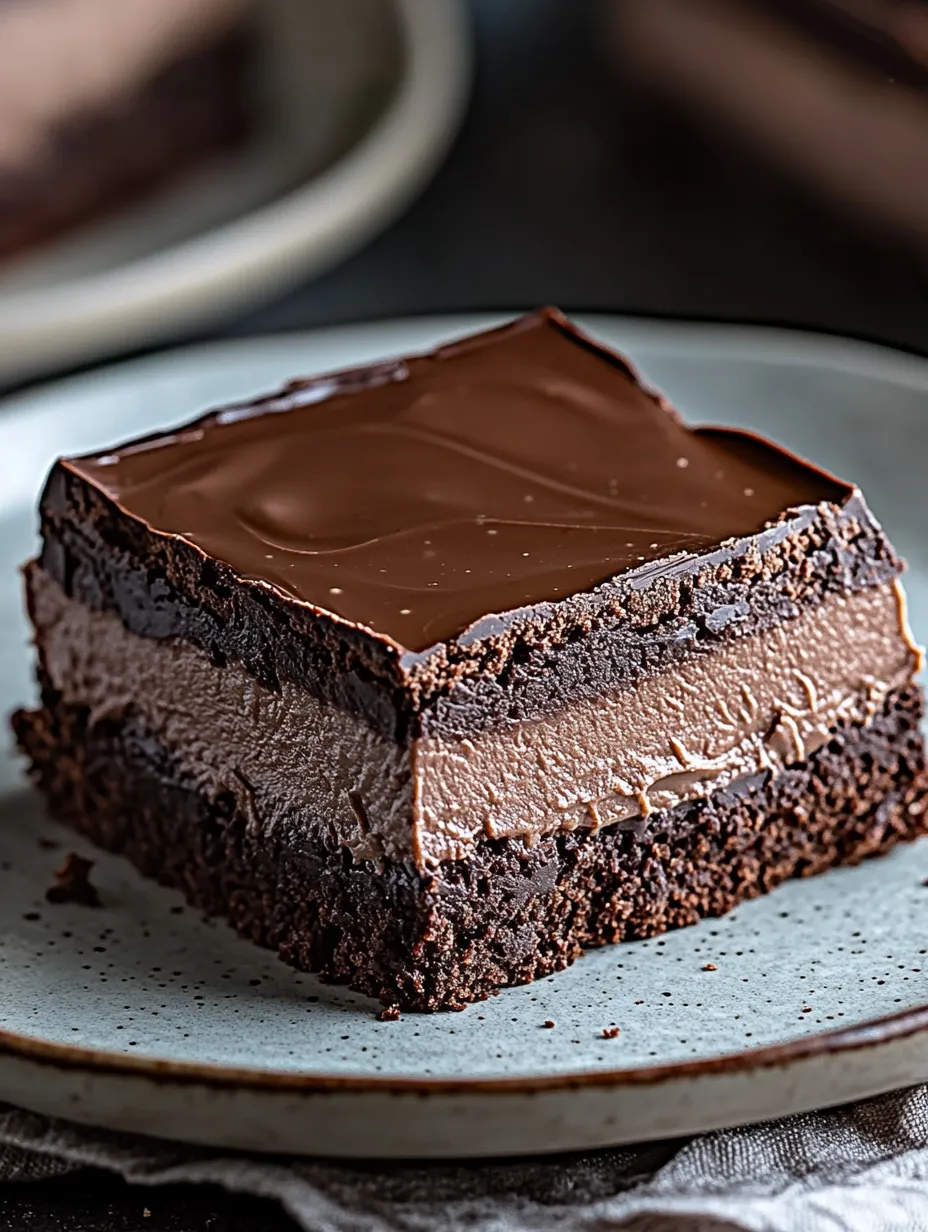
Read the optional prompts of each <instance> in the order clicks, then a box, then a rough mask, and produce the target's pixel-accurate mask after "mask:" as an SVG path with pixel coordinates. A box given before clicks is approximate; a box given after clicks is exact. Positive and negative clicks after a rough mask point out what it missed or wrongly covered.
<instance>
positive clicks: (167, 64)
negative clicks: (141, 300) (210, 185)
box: [0, 0, 260, 262]
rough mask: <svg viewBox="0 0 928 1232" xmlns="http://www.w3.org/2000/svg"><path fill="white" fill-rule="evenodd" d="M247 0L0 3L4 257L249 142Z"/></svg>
mask: <svg viewBox="0 0 928 1232" xmlns="http://www.w3.org/2000/svg"><path fill="white" fill-rule="evenodd" d="M253 7H254V6H253V5H252V4H251V2H250V0H28V2H27V3H23V2H22V0H0V262H3V261H4V260H5V259H6V258H8V257H13V256H18V255H19V254H20V253H21V251H22V250H23V249H27V248H30V247H31V246H32V245H34V244H38V243H43V242H45V241H46V240H48V239H51V238H54V237H56V236H58V235H59V233H61V232H64V231H66V230H68V229H69V228H71V227H75V226H78V225H80V224H83V223H85V222H88V221H92V220H94V219H96V218H98V217H102V216H105V215H107V214H109V213H111V212H113V211H115V210H118V209H120V208H122V207H123V206H125V205H127V204H132V203H133V202H135V201H137V200H139V199H140V198H143V197H144V196H145V195H146V194H148V193H150V192H153V191H155V190H157V189H159V188H162V187H164V186H166V185H168V184H170V183H171V182H172V181H174V180H175V179H180V178H182V177H183V176H184V175H185V174H186V173H187V172H189V171H191V170H192V169H193V168H195V167H199V166H200V164H201V163H206V162H208V161H209V160H210V159H212V158H214V157H216V156H218V155H222V154H225V153H227V152H230V151H232V150H234V149H236V148H237V147H239V146H240V145H242V144H243V143H244V141H245V140H246V138H247V137H248V135H249V133H250V130H251V127H252V122H253V119H254V117H253V115H252V111H253V102H254V100H253V98H252V95H253V94H254V92H255V87H254V83H253V80H252V79H253V77H254V75H255V71H256V65H257V61H258V49H259V46H260V38H259V35H258V31H257V25H256V22H255V20H254V16H253V13H252V9H253Z"/></svg>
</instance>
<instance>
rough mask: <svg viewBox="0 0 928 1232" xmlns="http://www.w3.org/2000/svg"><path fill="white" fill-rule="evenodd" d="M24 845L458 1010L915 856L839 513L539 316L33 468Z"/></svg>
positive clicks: (888, 710) (856, 513)
mask: <svg viewBox="0 0 928 1232" xmlns="http://www.w3.org/2000/svg"><path fill="white" fill-rule="evenodd" d="M40 508H41V532H42V548H41V552H40V555H39V557H38V559H37V560H35V561H33V562H31V563H30V564H29V565H27V567H26V571H25V572H26V587H27V595H28V605H29V611H30V614H31V617H32V621H33V624H34V626H35V640H36V647H37V651H38V678H39V684H40V688H41V703H40V705H39V707H38V708H37V709H35V710H31V711H22V712H20V713H19V714H17V715H16V716H15V717H14V726H15V729H16V732H17V735H18V738H19V742H20V744H21V747H22V748H23V750H24V751H25V753H26V754H27V756H28V757H29V759H30V761H31V768H32V775H33V778H34V780H35V781H36V783H37V784H38V785H39V787H40V788H41V790H42V791H43V792H44V793H45V795H46V797H47V799H48V801H49V804H50V807H51V809H52V812H53V813H54V814H55V815H56V816H58V817H59V818H61V819H62V820H64V821H65V822H67V823H69V824H70V825H72V826H74V827H75V828H76V829H78V830H79V831H81V832H82V833H83V834H85V835H87V836H88V837H89V838H91V839H92V840H93V841H94V842H96V843H98V844H100V845H102V846H103V847H106V848H109V849H110V850H113V851H119V852H123V853H125V854H126V855H127V856H128V857H129V859H130V860H132V862H133V863H134V864H136V865H137V866H138V868H140V869H141V870H142V872H144V873H145V874H147V875H149V876H151V877H155V878H158V879H159V880H160V881H162V882H164V883H166V884H168V885H171V886H175V887H177V888H179V889H180V890H182V891H183V893H184V894H185V895H186V896H187V898H188V900H189V901H190V902H192V903H194V904H196V905H197V906H198V907H201V908H204V909H205V910H207V911H208V912H211V913H215V914H218V915H222V916H225V917H227V918H228V919H229V920H230V921H231V922H232V923H233V924H234V926H235V927H236V928H237V929H238V930H239V931H240V932H241V933H242V934H244V935H245V936H248V937H250V938H252V939H253V940H255V941H257V942H260V943H262V944H265V945H269V946H272V947H274V948H275V949H276V950H278V951H279V953H280V954H281V956H282V957H283V958H284V959H285V960H286V961H287V962H289V963H292V964H294V965H295V966H298V967H301V968H305V969H308V970H311V971H317V972H319V973H320V974H321V975H322V976H323V977H324V978H326V979H329V980H335V981H343V982H347V983H349V984H351V985H352V986H353V987H355V988H357V989H360V990H361V991H363V992H366V993H370V994H372V995H373V996H375V997H379V998H380V999H382V1000H383V1001H384V1002H385V1003H387V1004H392V1005H398V1006H401V1007H403V1008H409V1009H420V1010H434V1009H441V1008H456V1007H460V1006H462V1005H464V1004H465V1003H467V1002H469V1001H473V1000H476V999H479V998H482V997H484V996H486V995H487V994H489V993H492V992H495V991H497V990H498V989H499V988H500V987H502V986H504V985H507V984H514V983H521V982H525V981H528V980H531V979H533V978H537V977H539V976H542V975H545V974H548V973H550V972H552V971H555V970H557V969H559V968H563V967H564V966H566V965H567V964H568V963H570V962H571V961H572V960H573V959H575V958H576V957H577V956H578V955H579V954H580V952H581V950H582V949H583V947H586V946H592V945H598V944H601V943H604V942H614V941H618V940H620V939H622V938H631V937H644V936H650V935H653V934H655V933H659V932H661V931H663V930H665V929H668V928H672V927H676V926H679V925H684V924H690V923H693V922H695V921H696V920H698V919H699V918H700V917H703V916H706V915H717V914H719V913H722V912H724V911H727V910H729V909H730V908H731V907H733V906H734V905H735V904H736V903H739V902H741V901H743V900H744V899H747V898H750V897H753V896H755V895H758V894H760V893H763V892H764V891H766V890H769V889H771V888H772V887H774V886H776V885H777V884H778V883H780V882H782V881H783V880H784V879H785V878H788V877H791V876H794V875H797V874H809V873H815V872H819V871H821V870H824V869H827V868H830V867H832V866H834V865H837V864H841V863H846V862H853V861H856V860H859V859H860V858H862V857H864V856H867V855H871V854H876V853H879V852H882V851H885V850H887V849H888V848H889V847H891V846H892V845H893V844H894V843H895V842H896V841H897V840H899V839H911V838H914V837H916V836H917V835H919V834H921V833H922V832H923V830H924V828H925V816H924V814H925V803H926V780H925V758H924V749H923V743H922V737H921V734H920V727H919V724H920V719H921V714H922V699H921V693H920V690H919V687H918V685H917V683H916V682H915V679H914V677H915V673H916V672H917V670H918V668H919V666H920V655H919V651H918V649H917V647H916V646H915V644H914V643H913V640H912V637H911V635H910V632H909V629H908V624H907V621H906V614H905V600H904V595H903V591H902V588H901V583H900V575H901V572H902V563H901V561H900V560H899V558H898V556H897V555H896V553H895V552H894V551H893V548H892V547H891V545H890V544H889V542H888V541H887V538H886V536H885V534H884V532H883V531H882V529H881V528H880V526H879V524H878V523H877V522H876V520H875V519H874V517H873V516H872V514H871V513H870V511H869V510H868V507H867V505H866V503H865V501H864V498H863V496H862V495H861V493H860V492H859V491H858V490H857V489H856V488H855V487H853V486H852V485H850V484H847V483H844V482H842V481H840V480H838V479H836V478H834V477H832V476H830V475H828V474H826V473H824V472H823V471H821V470H819V469H817V468H816V467H814V466H812V465H811V464H809V463H807V462H805V461H802V460H801V459H799V458H797V457H794V456H793V455H791V454H789V453H787V452H785V451H784V450H782V449H780V448H777V447H776V446H774V445H772V444H770V443H768V442H766V441H764V440H762V439H760V438H758V437H756V436H754V435H751V434H750V433H747V432H742V431H736V430H732V429H723V428H697V429H690V428H688V427H687V426H685V425H684V424H683V422H682V421H681V420H680V418H679V417H678V416H677V414H676V413H675V412H674V411H673V410H672V409H671V408H670V407H669V406H668V404H667V403H666V401H665V400H664V399H662V398H661V397H660V396H659V395H657V394H655V393H654V392H653V391H651V390H650V389H648V388H647V387H646V386H645V385H644V384H643V383H642V381H641V380H640V379H639V378H638V376H637V375H636V373H635V372H634V370H633V369H632V368H631V367H630V366H629V365H628V363H627V362H626V361H625V360H624V359H623V358H621V357H620V356H618V355H617V354H615V353H613V352H612V351H610V350H608V349H606V348H604V347H602V346H600V345H599V344H598V343H597V342H595V341H594V340H592V339H591V338H589V337H588V336H586V335H585V334H583V333H582V332H580V331H579V330H577V329H576V328H575V327H574V326H572V325H571V324H570V323H569V322H568V321H567V320H566V319H565V318H564V317H563V316H562V315H561V314H559V313H558V312H556V311H554V310H545V311H542V312H539V313H535V314H532V315H530V316H528V317H525V318H522V319H521V320H518V321H515V322H513V323H511V324H509V325H506V326H503V327H502V328H500V329H497V330H493V331H490V332H488V333H484V334H480V335H476V336H474V337H471V338H466V339H464V340H462V341H459V342H455V343H452V344H450V345H447V346H444V347H441V348H440V349H438V350H436V351H434V352H433V353H431V354H429V355H424V356H417V357H414V358H410V359H403V360H396V361H392V362H387V363H380V364H376V365H373V366H369V367H365V368H358V369H355V370H353V371H348V372H341V373H336V374H334V375H328V376H323V377H315V378H312V379H309V380H299V381H294V382H292V383H291V384H290V385H288V386H287V387H286V388H285V389H284V390H283V391H281V392H280V393H278V394H275V395H274V396H272V397H268V398H265V399H261V400H258V401H254V402H250V403H246V404H241V405H235V406H230V407H227V408H224V409H221V410H218V411H216V412H214V413H212V414H209V415H207V416H205V417H204V418H201V419H198V420H196V421H195V422H193V423H191V424H189V425H188V426H185V427H183V428H180V429H178V430H176V431H174V432H170V433H166V434H162V435H158V436H152V437H149V438H146V439H143V440H137V441H134V442H132V443H130V444H127V445H123V446H120V447H118V448H114V449H111V450H109V451H108V452H106V453H103V454H97V455H95V456H92V457H82V458H72V459H66V460H62V461H59V462H58V463H57V464H56V465H55V466H54V468H53V470H52V472H51V474H50V477H49V479H48V482H47V485H46V488H45V491H44V494H43V496H42V499H41V507H40Z"/></svg>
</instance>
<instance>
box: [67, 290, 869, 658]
mask: <svg viewBox="0 0 928 1232" xmlns="http://www.w3.org/2000/svg"><path fill="white" fill-rule="evenodd" d="M68 467H69V468H70V469H71V470H73V471H74V472H76V474H77V475H79V476H82V477H83V478H85V479H86V480H87V481H89V482H90V483H92V484H93V485H94V486H96V487H98V488H99V489H101V490H102V491H103V492H104V493H106V494H107V495H108V496H110V497H111V498H112V499H114V500H115V501H116V502H118V504H119V506H120V507H121V508H122V509H123V510H125V512H127V513H128V514H129V515H130V516H132V517H133V518H135V519H138V520H140V521H141V522H143V523H145V524H147V525H148V526H149V527H151V528H152V529H153V530H155V531H156V532H160V533H168V534H172V535H180V536H182V537H183V538H184V539H185V540H186V541H187V542H189V543H191V544H193V545H195V547H197V548H198V549H200V550H201V551H202V552H203V553H205V554H206V555H208V556H210V557H213V558H214V559H217V560H218V561H221V562H223V563H225V564H227V565H228V566H230V567H231V568H232V569H233V570H235V572H236V573H237V574H239V575H240V576H242V577H245V578H250V579H255V580H258V581H260V582H264V583H268V584H270V586H271V587H273V588H274V589H275V590H276V591H278V592H280V593H282V594H283V595H284V596H288V597H291V598H293V599H297V600H299V601H302V602H305V603H307V604H309V605H311V606H312V607H314V608H317V609H320V610H323V611H327V612H331V613H333V614H334V615H336V616H338V617H341V618H342V619H344V620H347V621H349V622H351V623H352V624H355V625H359V626H362V627H364V628H367V629H370V630H372V631H373V632H374V633H375V634H379V635H380V636H383V637H386V638H389V639H390V640H392V641H393V642H395V643H397V644H398V645H399V646H401V647H405V648H407V649H409V650H411V651H418V650H423V649H425V648H427V647H429V646H431V645H434V644H435V643H437V642H441V641H444V640H446V639H448V638H451V637H454V636H455V635H456V634H459V633H461V632H462V631H463V630H464V629H466V628H467V627H468V626H469V625H471V624H472V623H473V622H475V621H477V620H479V619H480V618H481V617H483V616H485V615H487V614H488V613H493V612H505V611H508V610H511V609H513V608H521V607H524V606H527V605H530V604H534V603H539V602H543V601H547V600H557V599H560V598H563V597H566V596H568V595H570V594H574V593H577V592H579V591H583V590H587V589H589V588H590V587H591V586H594V585H596V584H597V583H599V582H602V581H605V580H607V579H609V578H611V577H614V576H616V575H620V574H622V573H625V572H627V571H629V570H632V569H635V568H640V567H641V566H642V565H646V564H647V563H649V562H652V561H658V560H664V559H666V558H668V557H673V556H674V555H676V554H679V553H703V552H706V551H707V550H710V549H711V548H712V547H713V546H714V545H717V544H719V543H721V542H724V541H725V540H728V539H730V538H732V537H736V536H746V535H752V534H755V533H756V532H757V531H759V530H761V529H762V528H763V527H764V526H765V525H766V524H768V523H769V522H772V521H774V520H776V519H777V518H778V517H779V516H780V515H781V514H782V513H783V511H785V510H789V509H794V508H798V507H801V506H808V505H818V504H820V503H822V502H829V503H831V504H844V503H845V502H846V501H847V500H848V499H849V497H850V496H851V494H852V491H853V489H851V488H850V487H848V486H847V485H845V484H843V483H841V482H839V481H838V480H836V479H833V478H832V477H830V476H828V475H826V474H824V473H823V472H821V471H819V470H817V469H816V468H815V467H813V466H811V465H809V464H807V463H805V462H803V461H801V460H800V459H797V458H795V457H794V456H792V455H791V454H788V453H786V452H785V451H783V450H780V449H778V448H776V447H775V446H773V445H771V444H769V443H767V442H765V441H763V440H761V439H759V438H757V437H754V436H752V435H750V434H748V433H744V432H737V431H733V430H727V429H717V428H713V429H696V430H692V429H689V428H687V427H686V426H685V425H684V424H683V423H682V422H681V421H680V420H679V418H678V417H677V416H676V415H675V414H674V412H673V411H672V410H670V408H669V407H668V406H667V404H666V403H665V402H664V401H663V400H662V399H660V398H659V397H657V396H656V395H654V394H653V393H651V392H649V391H648V390H646V389H645V388H644V387H643V386H642V385H641V383H640V382H639V380H638V378H637V377H636V375H635V374H634V372H633V371H632V369H631V368H630V367H629V366H628V365H627V364H626V362H625V361H624V360H623V359H621V358H620V357H619V356H617V355H615V354H614V353H612V352H610V351H608V350H606V349H604V348H602V347H600V346H598V345H597V344H595V343H593V342H592V341H591V340H590V339H588V338H586V337H585V336H584V335H582V334H581V333H579V331H577V330H575V329H574V327H573V326H572V325H570V324H569V322H567V321H566V320H565V319H564V318H563V317H562V316H561V315H560V314H559V313H557V312H556V311H553V310H545V311H543V312H539V313H535V314H532V315H530V316H528V317H525V318H522V319H521V320H519V321H516V322H514V323H513V324H511V325H509V326H505V327H503V328H502V329H499V330H494V331H491V332H489V333H485V334H481V335H477V336H475V337H473V338H469V339H465V340H463V341H461V342H457V343H454V344H452V345H450V346H446V347H442V348H440V349H439V350H437V351H435V352H434V353H432V354H431V355H426V356H421V357H418V358H413V359H409V360H404V361H397V362H395V363H390V364H381V365H374V366H372V367H368V368H363V369H357V370H354V371H351V372H347V373H341V374H336V375H334V376H327V377H319V378H315V379H313V380H309V381H305V382H297V383H294V384H293V385H291V386H289V387H288V388H287V390H285V391H284V392H283V393H282V394H280V395H278V396H277V397H274V398H270V399H265V400H263V401H258V402H255V403H251V404H246V405H241V406H235V407H230V408H227V409H225V410H221V411H218V412H216V413H213V414H211V415H208V416H206V417H205V418H203V419H200V420H198V421H196V422H195V423H193V424H191V425H190V426H188V427H186V428H184V429H182V430H180V431H178V432H176V433H173V434H171V435H162V436H157V437H152V438H149V439H147V440H145V441H141V442H135V443H133V444H130V445H128V446H126V447H124V448H122V449H119V450H116V451H111V452H110V453H108V454H105V455H97V456H95V457H91V458H85V459H80V460H78V461H73V462H70V463H68Z"/></svg>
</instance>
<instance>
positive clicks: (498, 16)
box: [0, 0, 928, 1232]
mask: <svg viewBox="0 0 928 1232" xmlns="http://www.w3.org/2000/svg"><path fill="white" fill-rule="evenodd" d="M472 7H473V11H474V18H475V25H476V30H477V38H478V52H479V56H478V71H477V82H476V90H475V96H474V100H473V105H472V108H471V112H470V115H469V118H468V120H467V122H466V124H465V127H464V130H463V132H462V133H461V136H460V138H459V140H458V142H457V144H456V147H455V149H454V151H453V152H452V154H451V157H450V158H449V160H448V162H447V164H446V165H445V167H444V168H443V169H442V171H441V172H440V174H439V175H438V177H437V178H436V180H435V182H434V183H433V184H432V186H431V187H430V188H429V189H428V190H427V192H426V193H425V194H424V195H423V197H422V198H421V199H420V201H419V202H418V203H417V204H416V205H415V206H414V207H413V208H412V209H411V210H410V211H409V213H408V214H407V215H406V216H405V217H404V218H403V219H402V220H401V221H400V222H398V223H397V224H396V225H394V226H393V227H392V228H391V229H390V230H389V231H388V232H387V233H386V234H384V235H383V236H382V237H380V238H379V239H377V240H376V241H374V242H373V243H372V244H370V245H369V246H368V247H367V248H366V249H365V250H364V251H363V252H361V253H360V254H358V255H357V256H356V257H354V258H352V259H351V260H349V261H347V262H346V263H345V264H343V265H342V266H340V267H339V268H338V269H336V270H334V271H332V272H331V273H329V274H327V275H326V276H325V277H323V278H321V279H319V280H317V281H315V282H314V283H312V284H311V285H307V286H305V287H301V288H299V289H298V290H296V291H295V292H293V293H291V294H289V295H288V296H286V297H285V298H283V299H281V300H280V301H279V302H276V303H272V304H269V305H267V306H265V307H264V308H262V309H261V310H260V311H257V312H254V313H252V314H250V315H249V316H247V317H245V318H243V319H240V320H236V321H230V322H225V323H223V324H222V325H220V326H219V327H218V328H217V329H215V330H214V331H212V333H211V334H209V335H205V336H212V337H228V336H245V335H248V334H254V333H259V332H271V331H277V330H290V329H299V328H303V327H310V326H313V325H318V324H323V323H324V324H330V323H333V322H340V321H350V320H359V319H363V318H370V317H385V316H392V315H397V314H409V313H429V312H440V311H453V310H462V309H463V310H470V309H491V308H492V309H516V308H524V307H531V306H534V305H536V304H539V303H543V302H554V303H559V304H560V305H562V306H563V307H566V308H568V309H575V310H578V309H597V310H608V311H619V312H629V313H649V314H659V315H670V316H683V317H703V318H711V319H724V320H731V321H743V320H749V321H760V322H762V321H767V322H776V323H789V324H795V325H800V326H804V327H808V328H813V329H820V330H826V331H831V332H837V333H848V334H852V335H857V336H861V337H867V338H873V339H877V340H880V341H884V342H888V343H893V344H896V345H898V346H902V347H905V348H908V349H912V350H916V351H921V352H925V353H928V295H926V290H928V277H926V267H925V260H924V257H923V256H920V255H919V254H918V253H917V252H915V251H914V250H913V249H912V248H909V247H906V246H905V245H904V244H902V243H901V242H896V241H894V240H893V239H892V238H891V237H890V236H887V235H885V234H883V233H882V232H881V231H879V230H877V229H874V228H872V227H871V228H868V227H865V226H863V225H862V224H860V223H859V222H857V221H854V220H852V219H851V218H849V217H845V215H844V212H843V211H841V210H840V209H836V208H835V207H831V208H828V207H826V206H825V205H823V204H822V203H820V202H819V200H818V199H817V198H816V197H815V196H814V195H813V194H811V193H809V192H807V191H804V190H802V189H800V188H798V187H796V186H794V185H792V184H790V183H789V182H787V181H786V180H785V179H784V178H783V177H782V176H781V175H779V174H778V173H777V172H775V171H774V170H772V169H770V168H769V167H767V166H766V165H765V164H764V163H763V162H762V161H761V160H760V159H758V158H755V157H754V156H752V155H750V154H748V153H747V152H746V151H745V150H744V149H736V148H734V147H731V146H729V145H728V144H727V143H726V142H725V141H723V140H722V139H720V138H719V137H718V136H716V135H715V134H712V133H708V132H707V131H705V130H704V129H703V128H702V127H701V126H700V125H699V124H698V123H696V122H695V121H694V120H692V118H689V117H686V116H682V115H680V114H679V113H676V112H674V111H673V110H672V109H671V108H669V107H666V106H664V105H661V104H658V103H657V102H656V101H655V100H654V99H653V98H650V99H646V98H643V97H642V96H641V95H640V94H638V93H637V92H635V91H633V90H631V89H629V88H628V87H627V85H625V84H624V83H623V82H622V81H620V80H618V79H617V77H616V74H615V72H614V71H613V69H612V66H611V63H610V59H609V56H608V55H607V48H606V45H605V43H604V40H603V38H602V37H601V35H600V34H599V33H598V32H597V28H596V26H595V23H594V11H595V10H594V6H593V4H592V3H587V2H585V0H505V3H504V4H500V3H499V2H498V0H473V4H472ZM146 1208H147V1209H148V1210H149V1212H150V1214H149V1215H147V1216H146V1215H144V1213H143V1212H144V1210H145V1209H146ZM291 1226H292V1225H291V1224H290V1221H289V1220H288V1219H287V1218H286V1217H285V1216H283V1215H282V1214H280V1213H279V1212H278V1211H277V1209H276V1208H275V1207H274V1206H273V1205H272V1204H270V1203H265V1202H260V1201H258V1200H254V1201H247V1200H243V1199H242V1198H240V1197H234V1198H230V1197H228V1196H226V1195H224V1194H222V1193H219V1192H218V1191H213V1190H210V1189H208V1188H204V1189H196V1190H195V1189H191V1188H184V1187H178V1188H172V1189H169V1190H164V1189H159V1190H147V1189H136V1188H132V1187H129V1186H127V1185H125V1184H124V1183H122V1182H121V1181H116V1180H114V1179H112V1178H109V1177H107V1176H106V1175H104V1174H101V1173H85V1174H83V1175H81V1176H78V1177H71V1178H66V1179H64V1180H56V1181H51V1182H42V1183H38V1184H36V1183H29V1184H26V1183H19V1184H15V1185H6V1186H0V1227H2V1228H4V1229H6V1230H7V1232H20V1229H22V1230H23V1232H25V1230H26V1229H28V1230H29V1232H76V1230H77V1229H94V1232H117V1230H118V1232H129V1230H130V1229H131V1230H134V1229H140V1230H143V1232H199V1230H200V1229H204V1230H206V1229H209V1230H210V1232H258V1230H259V1229H262V1230H263V1229H267V1230H268V1232H276V1230H277V1229H284V1228H287V1227H291Z"/></svg>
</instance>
